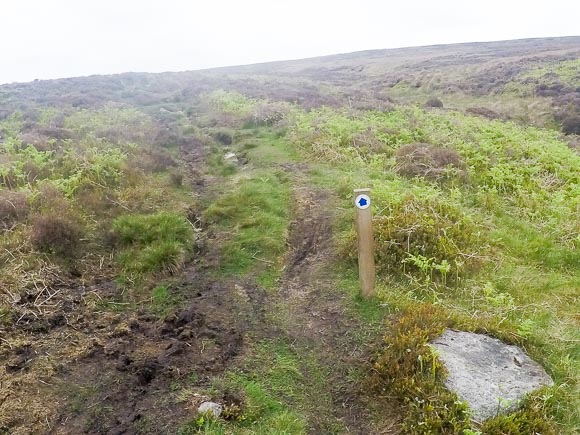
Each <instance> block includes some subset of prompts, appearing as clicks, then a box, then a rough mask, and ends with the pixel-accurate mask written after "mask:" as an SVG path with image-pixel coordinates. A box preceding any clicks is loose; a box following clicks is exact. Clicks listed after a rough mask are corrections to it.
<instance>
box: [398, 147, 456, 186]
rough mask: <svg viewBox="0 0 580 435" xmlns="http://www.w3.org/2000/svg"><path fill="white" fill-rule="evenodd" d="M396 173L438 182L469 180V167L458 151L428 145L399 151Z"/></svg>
mask: <svg viewBox="0 0 580 435" xmlns="http://www.w3.org/2000/svg"><path fill="white" fill-rule="evenodd" d="M395 159H396V171H397V173H398V174H399V175H401V176H404V177H407V178H414V177H423V178H426V179H428V180H433V181H438V180H445V179H451V178H455V179H457V178H459V179H460V180H462V181H465V180H466V179H467V170H466V169H467V166H466V165H465V163H464V162H463V161H462V160H461V156H460V155H459V154H458V153H457V151H455V150H452V149H449V148H442V147H438V146H435V145H430V144H426V143H412V144H409V145H404V146H402V147H401V148H399V149H398V150H397V153H396V156H395Z"/></svg>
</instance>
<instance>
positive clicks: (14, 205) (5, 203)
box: [0, 190, 30, 228]
mask: <svg viewBox="0 0 580 435" xmlns="http://www.w3.org/2000/svg"><path fill="white" fill-rule="evenodd" d="M29 210H30V206H29V203H28V195H27V194H26V193H25V192H15V191H10V190H2V191H0V228H7V227H10V226H12V225H13V224H14V223H16V222H19V221H21V220H22V219H24V218H25V217H26V216H27V215H28V212H29Z"/></svg>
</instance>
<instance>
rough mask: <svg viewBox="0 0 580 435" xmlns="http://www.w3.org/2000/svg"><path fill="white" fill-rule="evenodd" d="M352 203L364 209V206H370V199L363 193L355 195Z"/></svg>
mask: <svg viewBox="0 0 580 435" xmlns="http://www.w3.org/2000/svg"><path fill="white" fill-rule="evenodd" d="M354 205H356V206H357V208H359V209H361V210H364V209H365V208H369V207H370V206H371V199H370V197H369V196H368V195H365V194H364V193H363V194H361V195H359V196H357V197H356V199H355V200H354Z"/></svg>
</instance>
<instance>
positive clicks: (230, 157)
mask: <svg viewBox="0 0 580 435" xmlns="http://www.w3.org/2000/svg"><path fill="white" fill-rule="evenodd" d="M224 160H225V161H226V162H227V163H231V164H232V165H238V164H239V163H240V161H239V160H238V156H236V153H232V152H229V153H226V155H225V156H224Z"/></svg>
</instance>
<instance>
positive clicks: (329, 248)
mask: <svg viewBox="0 0 580 435" xmlns="http://www.w3.org/2000/svg"><path fill="white" fill-rule="evenodd" d="M294 195H295V200H294V204H295V208H296V209H295V215H294V220H293V222H292V224H291V228H290V236H289V251H288V254H287V259H286V265H285V270H284V275H283V277H282V280H281V283H280V292H279V295H278V296H277V300H276V301H275V303H277V304H278V309H282V310H285V311H286V313H285V314H286V317H287V318H288V319H289V321H288V322H287V326H286V328H285V333H286V334H287V335H288V336H289V337H290V338H291V339H292V340H293V342H294V343H295V345H296V346H305V347H308V348H309V349H311V350H312V352H313V353H314V354H316V355H317V359H318V361H319V363H320V364H321V365H322V366H324V367H325V368H327V369H328V370H329V371H328V376H329V377H328V379H326V382H325V385H326V387H327V389H328V391H326V392H325V393H328V394H329V395H330V396H331V397H332V401H333V409H332V412H333V415H332V418H333V419H335V421H337V422H340V423H341V424H342V425H343V427H345V428H346V430H347V431H348V433H356V434H378V433H396V432H395V431H394V429H388V428H385V427H381V428H380V429H379V428H378V427H375V426H373V417H372V415H371V411H369V409H368V406H367V405H368V404H367V403H365V402H366V401H365V398H364V395H363V394H362V391H361V386H360V384H358V383H357V382H356V380H353V379H352V377H351V376H349V372H351V371H352V370H353V369H355V370H356V369H361V370H363V371H364V368H365V367H366V366H368V358H369V354H368V347H367V346H365V344H366V345H368V344H370V343H369V342H372V341H373V340H376V339H378V338H379V337H377V336H376V334H373V333H370V334H368V332H369V331H367V330H365V329H368V326H367V325H364V324H363V323H362V321H361V320H360V319H358V318H356V317H355V316H354V315H353V313H352V312H350V311H349V309H348V307H347V303H348V299H349V298H350V296H349V295H348V294H346V293H345V292H344V291H342V290H340V289H339V288H337V285H336V282H335V281H336V279H335V277H334V276H333V273H332V263H333V260H334V259H335V258H334V256H335V252H336V250H335V249H334V246H333V242H332V239H333V238H332V222H333V218H334V208H333V207H332V202H333V201H332V198H331V197H330V195H329V193H328V192H325V191H322V190H314V191H312V190H311V189H310V188H307V187H297V188H296V189H295V192H294ZM365 342H366V343H365ZM321 393H322V392H321ZM313 399H314V400H316V398H313ZM328 418H329V416H328V415H326V416H320V415H317V413H312V414H311V415H310V422H309V423H310V431H311V433H327V428H326V427H325V425H327V424H328ZM393 421H394V419H393ZM383 423H384V422H383ZM387 426H391V425H387ZM392 426H394V425H392Z"/></svg>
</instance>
